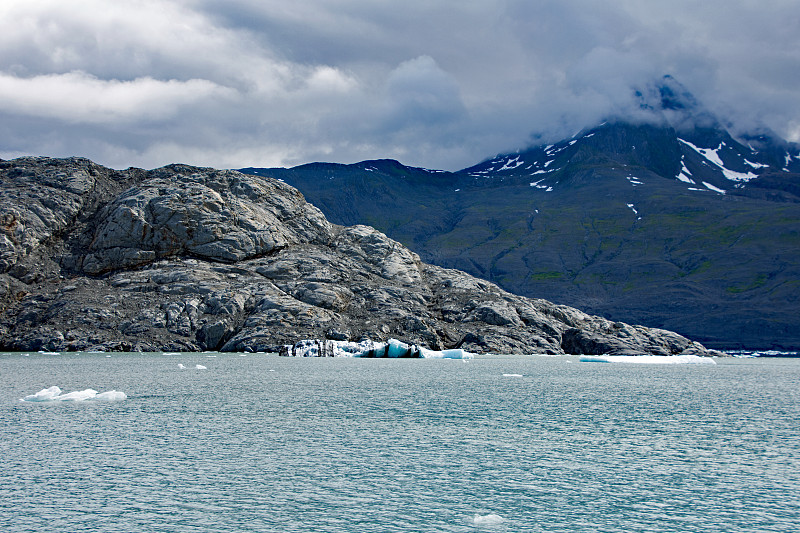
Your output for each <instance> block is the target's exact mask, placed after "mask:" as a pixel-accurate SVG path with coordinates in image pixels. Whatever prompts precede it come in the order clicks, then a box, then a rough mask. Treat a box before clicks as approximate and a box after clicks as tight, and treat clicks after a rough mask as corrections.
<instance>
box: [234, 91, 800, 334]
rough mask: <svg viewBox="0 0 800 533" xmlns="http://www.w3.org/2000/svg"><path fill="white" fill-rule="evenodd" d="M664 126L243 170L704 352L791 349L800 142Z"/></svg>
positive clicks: (440, 259) (534, 290)
mask: <svg viewBox="0 0 800 533" xmlns="http://www.w3.org/2000/svg"><path fill="white" fill-rule="evenodd" d="M687 110H688V111H690V112H692V113H696V112H697V111H696V108H693V107H691V106H685V107H684V108H683V109H680V112H681V113H685V112H687ZM677 122H678V123H679V124H680V125H681V126H682V129H679V128H676V127H673V126H672V125H670V124H668V123H662V124H661V125H656V124H653V123H625V122H606V123H603V124H600V125H598V126H597V127H595V128H589V129H587V130H584V131H582V132H580V133H579V134H577V135H576V136H575V137H573V138H570V139H564V140H562V141H560V142H557V143H554V144H547V145H541V146H534V147H531V148H529V149H526V150H521V151H518V152H513V153H508V154H501V155H499V156H496V157H494V158H491V159H488V160H485V161H482V162H481V163H478V164H476V165H473V166H471V167H467V168H465V169H463V170H461V171H457V172H436V171H431V170H427V169H419V168H414V167H405V166H403V165H400V166H398V165H399V163H396V162H394V163H392V164H386V163H383V164H376V163H375V162H374V161H373V162H362V163H356V164H353V165H346V166H343V167H337V168H346V169H347V171H346V172H341V173H336V172H332V171H331V167H326V166H325V165H324V164H320V165H322V166H317V167H313V169H312V168H311V167H306V168H303V167H295V168H293V169H254V168H249V169H242V171H243V172H250V173H255V174H259V175H270V176H273V177H277V178H279V179H284V180H286V181H287V183H290V184H292V185H293V186H295V187H298V188H299V189H300V190H301V191H303V193H304V194H305V195H306V196H307V197H308V198H309V200H310V201H312V202H313V203H315V204H316V205H318V206H319V207H320V208H321V209H322V210H323V212H325V213H326V215H327V216H329V217H330V218H331V220H333V221H335V222H337V223H344V222H346V223H366V224H370V225H372V226H374V227H376V228H378V229H380V230H381V231H384V232H386V233H387V234H388V235H389V236H391V237H392V238H395V239H397V240H399V241H400V242H403V243H404V244H406V245H407V246H409V247H410V248H412V249H413V250H414V251H416V252H417V253H419V254H420V255H421V257H422V258H423V259H424V260H426V261H430V262H432V263H434V264H439V265H441V266H445V267H454V268H460V269H463V270H465V271H467V272H469V273H471V274H473V275H477V276H479V277H482V278H484V279H487V280H489V281H492V282H496V283H498V284H499V285H500V286H502V287H503V288H505V289H507V290H510V291H511V292H514V293H517V294H522V295H526V296H532V297H544V298H548V299H551V300H555V301H559V302H561V303H565V304H569V305H574V306H577V307H581V308H585V309H590V310H591V311H592V312H594V313H597V314H601V315H604V316H607V317H609V318H613V319H620V320H628V321H634V322H640V323H645V324H648V325H652V326H654V327H667V328H669V329H674V330H676V331H679V332H681V333H683V334H686V335H689V336H692V337H694V338H699V339H700V340H702V341H703V342H705V343H707V344H709V345H711V346H713V347H717V348H729V349H736V348H754V349H771V348H776V349H797V348H798V347H800V333H797V332H798V331H800V321H798V319H797V318H795V317H796V315H797V313H796V312H795V310H796V305H797V301H798V299H800V292H798V291H800V289H799V288H798V286H797V283H796V280H797V279H800V259H799V258H798V252H797V250H798V249H800V237H798V229H799V228H800V146H798V145H797V144H794V143H790V142H788V141H784V140H782V139H777V138H775V137H774V136H771V135H770V134H768V133H763V132H762V133H761V134H758V135H753V136H750V137H749V138H748V137H741V136H740V140H737V139H736V138H734V137H733V136H732V135H731V134H730V133H729V132H728V131H727V130H726V129H724V128H722V127H721V126H720V125H719V123H718V122H712V121H711V119H707V118H705V117H703V118H702V120H700V121H699V122H702V123H703V125H702V126H696V125H694V124H692V125H690V126H687V124H689V121H687V120H679V121H677ZM709 124H711V125H709ZM378 161H380V160H378ZM322 169H327V170H326V171H327V172H329V173H328V174H327V175H326V177H327V178H328V179H327V180H324V179H321V178H320V174H319V172H320V171H321V170H322ZM659 287H663V288H665V293H666V296H665V297H663V298H659V297H657V296H656V295H657V293H658V289H659Z"/></svg>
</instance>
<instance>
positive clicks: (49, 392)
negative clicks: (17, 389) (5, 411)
mask: <svg viewBox="0 0 800 533" xmlns="http://www.w3.org/2000/svg"><path fill="white" fill-rule="evenodd" d="M60 395H61V389H59V388H58V387H48V388H46V389H42V390H40V391H39V392H37V393H36V394H29V395H28V396H25V397H24V398H23V399H22V401H23V402H50V401H52V400H53V399H54V398H56V397H58V396H60Z"/></svg>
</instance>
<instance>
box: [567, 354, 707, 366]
mask: <svg viewBox="0 0 800 533" xmlns="http://www.w3.org/2000/svg"><path fill="white" fill-rule="evenodd" d="M580 360H581V362H582V363H639V364H650V365H716V364H717V363H716V361H714V360H713V359H711V358H710V357H700V356H699V355H582V356H581V358H580Z"/></svg>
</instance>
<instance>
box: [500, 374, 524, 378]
mask: <svg viewBox="0 0 800 533" xmlns="http://www.w3.org/2000/svg"><path fill="white" fill-rule="evenodd" d="M503 377H504V378H521V377H522V374H503Z"/></svg>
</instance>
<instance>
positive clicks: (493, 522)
mask: <svg viewBox="0 0 800 533" xmlns="http://www.w3.org/2000/svg"><path fill="white" fill-rule="evenodd" d="M505 521H506V519H505V518H503V517H502V516H500V515H499V514H495V513H489V514H484V515H480V514H476V515H475V516H474V517H473V518H472V525H473V526H478V527H486V526H499V525H500V524H502V523H503V522H505Z"/></svg>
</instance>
